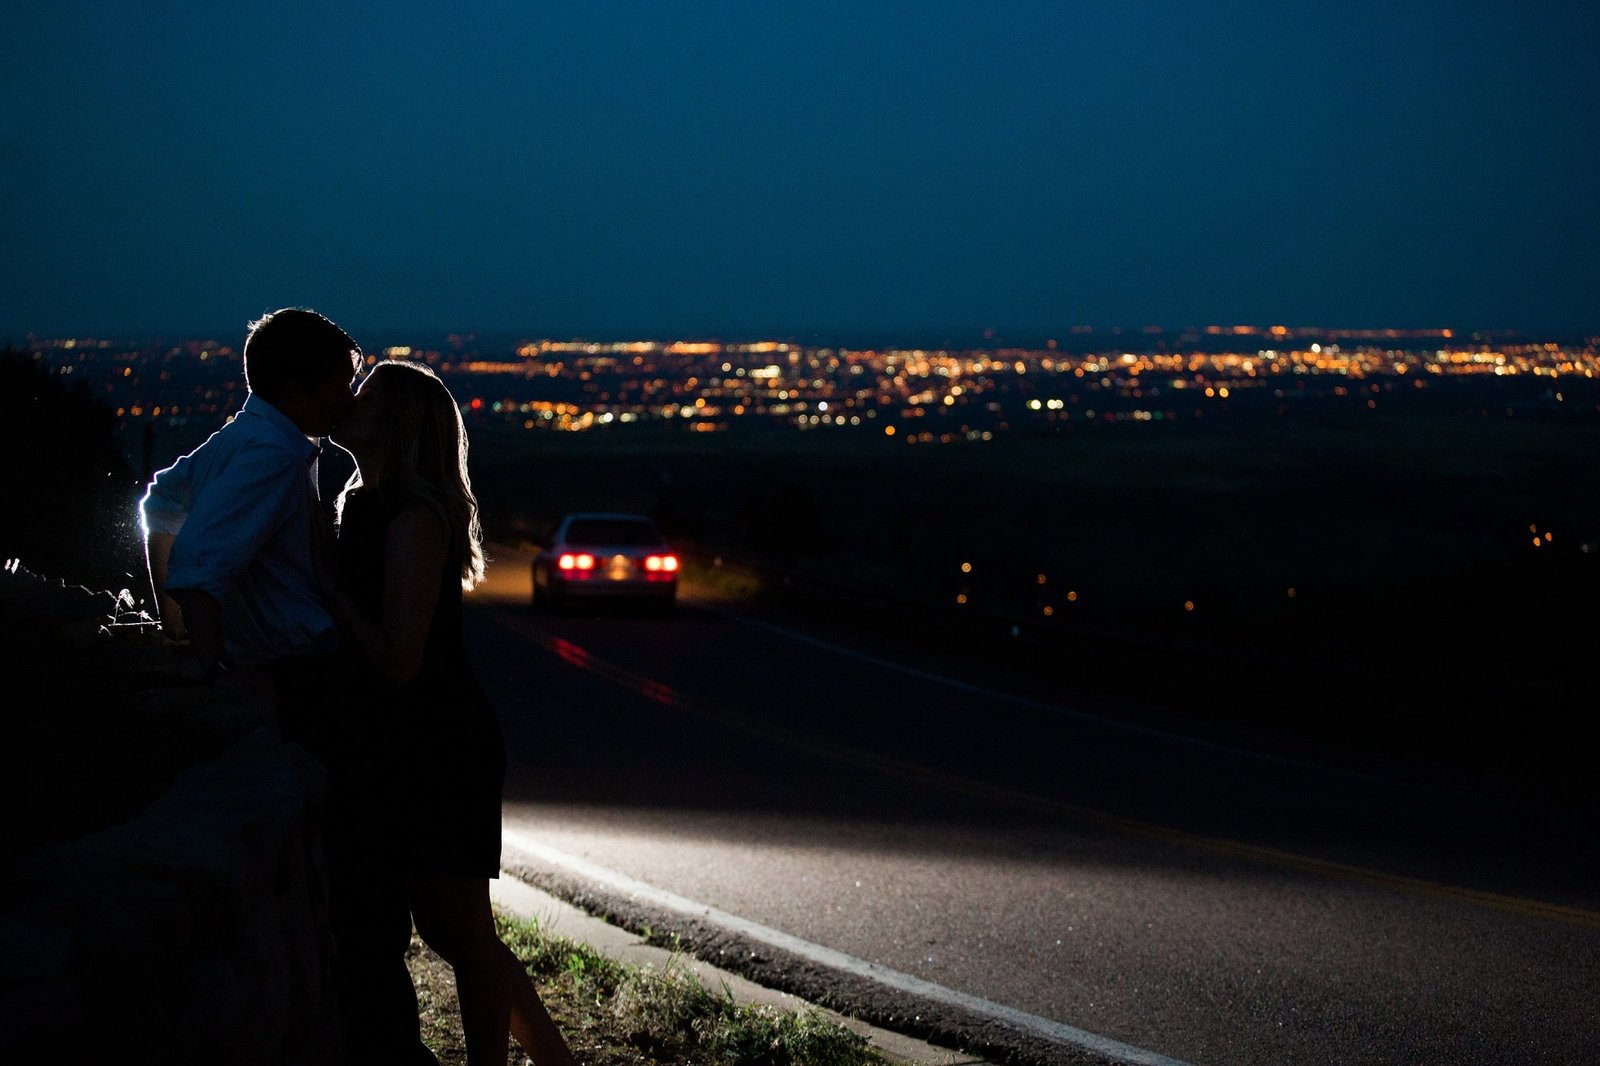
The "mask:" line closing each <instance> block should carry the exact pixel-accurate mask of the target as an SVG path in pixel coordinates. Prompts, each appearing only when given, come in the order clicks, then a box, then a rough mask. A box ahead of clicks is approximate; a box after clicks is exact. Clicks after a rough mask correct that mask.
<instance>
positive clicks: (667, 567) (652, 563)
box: [644, 555, 678, 574]
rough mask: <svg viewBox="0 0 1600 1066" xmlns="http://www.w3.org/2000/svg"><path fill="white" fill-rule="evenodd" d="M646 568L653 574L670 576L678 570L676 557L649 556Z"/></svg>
mask: <svg viewBox="0 0 1600 1066" xmlns="http://www.w3.org/2000/svg"><path fill="white" fill-rule="evenodd" d="M644 568H645V569H646V570H648V571H650V572H651V573H653V574H670V573H673V572H674V571H676V570H677V569H678V557H677V556H676V555H647V556H645V560H644Z"/></svg>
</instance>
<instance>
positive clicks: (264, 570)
mask: <svg viewBox="0 0 1600 1066" xmlns="http://www.w3.org/2000/svg"><path fill="white" fill-rule="evenodd" d="M362 360H363V357H362V354H361V348H360V346H359V345H357V344H356V342H355V341H353V340H352V339H351V338H350V336H349V334H347V333H346V332H345V331H344V330H342V329H340V328H339V327H338V326H336V325H335V324H334V323H333V322H331V321H330V320H328V319H327V318H326V317H324V316H323V315H321V314H318V313H317V312H315V311H311V310H307V309H304V308H295V307H290V308H283V309H282V310H278V311H274V312H272V313H271V314H268V315H265V316H263V317H262V318H261V319H259V320H258V321H256V322H253V323H251V325H250V332H249V336H248V337H247V339H246V341H245V346H244V374H245V385H246V387H247V388H248V390H249V391H248V395H247V396H246V398H245V402H244V406H243V407H242V408H241V409H240V411H239V413H238V415H236V416H235V417H234V418H233V420H232V421H230V422H229V423H228V424H227V425H225V426H223V427H222V429H220V430H218V431H217V432H216V433H213V434H212V435H211V436H210V437H208V438H207V439H206V441H205V442H204V443H203V444H201V445H200V446H199V447H198V448H196V449H195V450H194V451H192V452H190V453H189V454H188V455H185V456H183V457H182V458H181V459H179V460H178V461H177V462H176V463H174V464H173V465H172V466H170V467H167V468H166V469H164V470H161V471H158V472H157V473H156V475H155V477H154V479H153V480H152V481H151V484H150V488H149V490H148V492H147V493H146V494H145V497H144V499H143V500H142V501H141V503H140V513H141V517H142V520H143V524H144V531H145V550H146V556H147V560H148V564H149V568H150V578H151V585H152V588H153V590H154V592H155V594H156V602H157V604H158V605H159V608H160V610H161V615H162V627H163V629H164V630H165V631H166V632H167V634H168V635H169V636H171V637H173V638H174V639H183V638H184V637H187V640H188V642H189V645H190V647H191V649H192V650H193V652H194V655H195V657H196V659H197V660H198V663H199V668H200V669H201V671H202V672H203V674H204V676H205V678H206V680H207V681H208V682H210V683H212V684H214V685H216V686H217V687H218V688H219V690H225V691H227V693H228V694H229V695H230V696H232V697H233V698H235V699H236V700H241V699H242V700H244V701H245V702H248V703H250V704H252V705H253V706H255V707H257V708H258V709H261V710H268V709H271V710H275V711H276V715H277V720H278V723H279V726H280V728H281V730H282V732H283V735H284V737H285V738H286V739H289V740H294V741H297V742H299V743H300V744H302V745H303V746H305V747H306V749H307V750H308V751H310V752H311V754H312V755H314V756H315V757H316V758H317V759H318V760H319V761H321V762H322V763H323V765H324V766H325V767H327V769H328V771H329V776H328V786H327V796H326V810H325V821H324V826H323V829H324V847H325V850H326V853H327V860H328V892H329V907H330V917H331V922H332V925H333V933H334V939H335V959H334V971H335V979H336V981H337V984H338V988H339V994H340V1003H341V1008H342V1014H343V1020H344V1027H345V1035H346V1039H345V1043H346V1050H347V1051H348V1052H349V1054H350V1057H351V1059H352V1061H355V1062H366V1061H372V1062H384V1063H412V1062H417V1063H428V1064H433V1066H437V1060H436V1059H435V1058H434V1057H433V1055H432V1054H431V1053H430V1052H428V1050H427V1048H426V1047H425V1046H424V1045H423V1044H422V1042H421V1040H420V1038H419V1035H418V1019H417V1002H416V993H415V990H414V988H413V986H412V984H411V977H410V974H409V972H408V971H407V970H406V966H405V951H406V948H407V947H408V946H409V944H410V938H411V916H410V912H409V910H408V909H407V906H406V901H405V894H404V880H403V877H402V876H401V875H400V873H399V872H398V870H397V869H396V868H395V867H394V859H395V855H394V853H393V851H392V850H391V849H392V844H393V841H392V839H391V838H390V836H389V835H388V834H386V833H384V832H382V831H380V826H381V825H383V824H384V823H385V815H386V813H387V812H385V811H384V810H383V809H382V807H381V803H379V802H377V801H376V800H375V799H374V796H373V794H372V792H371V790H369V789H366V788H364V787H363V786H364V784H365V783H366V782H368V781H371V780H373V779H375V778H376V777H377V775H376V773H375V772H369V771H371V770H372V769H373V768H372V767H371V766H370V765H369V762H370V760H368V759H366V758H365V757H364V755H363V752H362V748H361V745H360V736H359V731H358V730H356V729H354V728H352V727H351V726H350V724H349V723H346V722H344V721H343V720H342V714H341V712H342V711H344V710H345V708H344V706H343V703H342V701H341V700H340V698H339V695H338V692H339V679H340V678H341V677H342V676H343V672H342V671H341V670H340V669H339V668H338V664H337V661H336V658H335V654H336V652H337V651H338V648H339V630H338V627H337V625H336V624H335V622H334V620H333V616H332V615H330V614H329V613H328V611H327V609H326V608H325V607H324V606H323V602H322V596H321V594H320V592H319V589H318V584H317V579H316V575H315V572H314V568H313V554H312V552H313V545H312V536H313V530H314V525H315V513H316V509H317V508H318V507H319V506H320V504H319V503H318V499H317V492H316V487H315V476H316V468H315V462H316V458H317V456H318V455H319V454H320V447H319V445H318V444H317V443H316V442H315V441H314V440H313V438H321V437H326V436H327V435H328V434H329V433H330V432H331V431H332V430H333V428H334V427H335V426H336V425H338V423H339V421H340V420H341V419H342V418H343V417H344V416H345V415H346V414H347V413H348V412H349V411H350V409H351V407H352V406H353V404H354V396H353V394H352V392H351V384H352V382H353V381H354V379H355V377H356V375H357V373H358V371H359V370H360V368H361V366H362Z"/></svg>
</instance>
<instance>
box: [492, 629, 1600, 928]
mask: <svg viewBox="0 0 1600 1066" xmlns="http://www.w3.org/2000/svg"><path fill="white" fill-rule="evenodd" d="M505 617H506V619H507V621H508V622H510V623H511V624H513V625H515V626H516V627H517V628H518V630H519V631H521V632H523V633H524V634H526V635H527V636H528V637H529V638H530V639H532V640H534V641H536V642H537V643H538V644H539V645H541V646H542V647H544V648H545V649H546V650H548V651H550V652H551V653H553V654H554V655H555V656H556V657H557V658H559V659H561V660H562V661H564V662H567V663H569V664H571V665H573V666H575V667H577V668H579V669H581V670H585V671H587V672H589V673H592V674H594V675H596V676H598V677H602V678H605V679H606V680H608V681H611V682H613V683H615V684H617V685H620V686H622V687H623V688H626V689H629V690H631V691H633V692H636V693H638V694H639V695H641V696H644V697H645V698H646V699H648V700H651V701H652V702H654V703H658V704H661V705H662V706H666V707H671V708H673V709H674V710H677V711H684V712H687V713H689V714H692V715H694V716H696V717H698V718H701V719H704V720H706V721H711V722H715V723H717V724H718V725H722V726H726V727H728V728H730V729H734V730H737V731H739V732H741V733H745V734H748V735H750V736H756V737H760V738H762V739H765V740H771V741H776V742H778V743H781V744H785V745H788V746H790V747H794V748H799V749H801V750H803V751H807V752H810V753H811V754H814V755H821V756H824V757H826V758H830V759H833V760H835V761H838V762H843V763H847V764H850V765H854V766H860V767H865V768H867V769H871V770H875V771H879V772H882V773H887V774H891V775H893V776H895V777H898V778H901V779H903V780H906V781H911V782H915V783H917V784H924V785H932V786H934V787H936V788H941V789H945V790H947V791H950V792H955V793H957V794H958V795H965V796H970V797H974V798H979V799H989V800H998V801H1000V802H1003V803H1007V804H1011V805H1013V806H1017V807H1021V808H1023V809H1026V810H1031V811H1035V812H1039V813H1044V814H1051V815H1056V816H1065V817H1070V818H1073V819H1076V820H1078V821H1082V822H1088V823H1091V824H1094V825H1099V826H1104V827H1107V828H1111V829H1115V830H1118V831H1120V832H1124V833H1129V834H1133V835H1137V836H1143V837H1147V838H1151V839H1155V840H1161V841H1165V842H1168V843H1175V844H1181V845H1184V846H1187V847H1195V848H1201V849H1204V850H1206V851H1210V852H1213V853H1215V854H1219V855H1226V856H1229V857H1232V858H1242V859H1249V860H1252V861H1255V862H1261V863H1266V864H1269V865H1272V866H1276V867H1280V868H1284V869H1291V870H1296V871H1298V872H1301V873H1309V874H1314V875H1317V876H1320V877H1327V878H1332V879H1336V880H1342V881H1350V882H1356V883H1359V884H1365V885H1372V886H1375V887H1379V888H1386V889H1394V890H1398V891H1402V892H1408V893H1411V894H1414V895H1421V896H1427V897H1430V898H1433V899H1442V900H1449V901H1452V902H1457V903H1467V904H1471V905H1472V906H1476V907H1484V908H1488V909H1491V910H1498V911H1505V912H1507V913H1510V914H1518V915H1523V916H1526V917H1533V918H1543V919H1546V920H1549V921H1554V922H1561V923H1564V924H1568V925H1575V926H1579V927H1582V928H1586V929H1600V913H1597V912H1595V911H1591V910H1586V909H1584V908H1581V907H1569V906H1564V905H1561V904H1556V903H1546V902H1544V901H1541V900H1534V899H1523V898H1521V897H1518V896H1506V895H1501V894H1499V893H1495V892H1485V891H1482V890H1479V889H1474V888H1463V887H1460V886H1456V885H1447V884H1441V883H1439V882H1436V881H1428V880H1424V879H1422V878H1417V877H1407V876H1405V875H1403V874H1393V873H1385V872H1383V871H1381V870H1369V869H1367V868H1365V867H1361V866H1354V865H1351V864H1348V863H1342V862H1334V861H1332V860H1328V859H1317V858H1312V857H1309V856H1305V855H1297V854H1295V853H1293V852H1288V851H1281V850H1279V849H1277V848H1268V847H1262V846H1260V845H1257V844H1245V843H1241V842H1239V841H1234V840H1226V839H1223V838H1220V837H1211V836H1205V835H1203V834H1198V833H1190V832H1188V831H1186V830H1182V829H1173V828H1171V827H1168V826H1164V825H1159V824H1157V823H1154V822H1145V821H1141V820H1139V819H1137V818H1128V817H1125V816H1123V815H1117V814H1111V813H1109V812H1106V811H1101V810H1097V809H1095V808H1093V807H1085V806H1083V805H1081V804H1076V803H1066V802H1063V801H1060V800H1051V799H1042V798H1040V797H1038V796H1032V795H1029V794H1027V793H1025V792H1019V791H1017V790H1015V789H1010V788H1005V787H1003V786H1000V785H993V784H990V783H988V782H984V781H978V780H974V779H971V778H964V777H960V776H957V775H951V774H947V773H944V772H942V771H935V770H930V769H928V768H927V767H924V766H918V765H917V764H915V763H909V762H904V761H902V760H899V759H893V758H889V757H887V756H884V755H878V754H874V753H872V752H866V751H861V750H860V749H858V748H853V747H850V746H848V745H844V744H838V743H834V742H832V741H828V740H823V739H820V738H817V737H814V736H810V735H808V734H805V733H801V732H798V731H796V730H792V729H787V728H784V727H782V726H776V725H771V724H768V723H763V722H757V721H754V720H752V719H750V718H749V717H747V716H745V715H742V714H739V713H738V712H735V711H731V710H728V709H727V708H724V707H720V706H718V705H716V704H713V703H709V702H707V701H705V700H701V699H697V698H695V697H693V696H690V695H688V694H686V693H683V692H680V691H678V690H677V689H675V688H673V687H672V686H670V685H667V684H664V683H662V682H660V681H655V680H652V679H650V678H647V677H645V676H643V675H641V674H636V673H634V672H633V671H630V670H628V669H626V668H624V667H621V666H618V665H617V664H615V663H612V662H610V661H608V660H606V659H602V658H600V657H599V656H597V655H595V654H594V653H592V652H590V651H589V650H588V649H586V648H583V647H581V646H579V645H577V644H574V643H572V642H571V641H569V640H565V639H563V638H561V637H556V636H551V635H549V634H546V633H542V632H540V631H539V630H538V629H537V628H536V627H534V626H533V625H532V624H530V623H528V622H526V621H523V620H521V619H518V618H516V617H514V616H511V615H506V616H505Z"/></svg>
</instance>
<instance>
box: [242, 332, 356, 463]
mask: <svg viewBox="0 0 1600 1066" xmlns="http://www.w3.org/2000/svg"><path fill="white" fill-rule="evenodd" d="M360 366H361V346H360V345H358V344H357V343H356V342H355V341H354V340H352V339H351V338H350V335H349V334H348V333H346V332H345V331H344V330H342V329H340V328H339V327H338V326H336V325H334V324H333V323H332V322H331V321H329V320H328V319H327V318H325V317H324V316H322V315H320V314H318V313H317V312H315V311H311V310H308V309H306V308H303V307H285V308H283V309H281V310H278V311H273V312H272V313H270V314H266V315H262V316H261V317H260V318H259V319H257V320H256V321H254V322H252V323H250V335H249V337H247V338H246V339H245V342H244V380H245V384H246V385H247V386H249V388H250V391H251V392H254V393H257V394H259V395H260V396H261V398H262V399H263V400H266V401H267V402H268V403H270V404H271V405H272V406H274V407H276V408H277V409H278V410H280V411H282V412H283V413H284V414H285V415H286V416H288V418H289V419H290V420H291V421H292V422H294V424H295V425H296V426H298V427H299V428H300V431H301V432H303V433H304V434H306V436H308V437H324V436H327V435H328V433H329V432H330V431H331V430H332V429H333V427H334V426H335V425H337V424H338V422H339V419H341V418H343V417H344V415H345V412H346V411H348V410H349V409H350V404H351V401H352V397H351V394H350V382H351V381H352V380H353V379H354V378H355V376H356V373H357V371H358V370H359V369H360Z"/></svg>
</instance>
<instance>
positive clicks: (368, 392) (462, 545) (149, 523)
mask: <svg viewBox="0 0 1600 1066" xmlns="http://www.w3.org/2000/svg"><path fill="white" fill-rule="evenodd" d="M364 364H365V359H364V357H363V355H362V353H361V349H360V347H359V346H358V345H357V344H356V343H355V341H353V340H352V339H351V338H350V337H349V335H348V334H346V333H345V331H344V330H342V329H340V328H339V327H338V326H337V325H335V324H334V323H333V322H331V321H329V320H328V319H327V318H325V317H324V316H322V315H320V314H318V313H317V312H315V311H311V310H306V309H303V308H284V309H282V310H279V311H275V312H273V313H271V314H268V315H266V316H264V317H263V318H261V319H260V320H258V321H256V322H254V323H252V324H251V326H250V331H249V336H248V338H247V340H246V342H245V347H244V373H245V383H246V386H247V388H248V395H247V398H246V400H245V403H244V406H243V408H242V409H241V410H240V411H239V413H238V415H237V416H236V417H235V418H234V419H233V420H232V421H230V422H229V423H228V424H227V425H226V426H224V427H223V428H222V429H221V430H219V431H217V432H216V433H214V434H212V435H211V437H209V438H208V439H207V440H206V441H205V442H204V443H203V444H201V445H200V446H199V447H198V448H196V449H195V450H194V451H193V452H190V453H189V454H188V455H185V456H183V457H182V458H181V459H179V460H178V461H177V462H176V463H174V464H173V465H172V466H170V467H167V468H166V469H164V470H161V471H159V472H157V473H156V475H155V477H154V479H153V480H152V482H151V484H150V487H149V491H148V492H147V494H146V495H145V497H144V500H143V501H142V503H141V505H140V510H141V515H142V518H143V522H144V530H145V545H146V552H147V557H148V561H149V566H150V576H151V581H152V586H153V589H154V591H155V594H156V597H157V602H158V603H159V604H160V606H161V613H162V625H163V629H164V631H165V632H166V633H167V634H168V635H169V636H171V637H172V638H174V639H176V640H183V639H187V642H188V644H189V647H190V649H192V651H193V653H194V655H195V657H196V660H197V661H198V663H199V669H200V670H201V671H202V673H203V674H204V677H205V679H206V681H207V682H208V683H210V684H213V685H215V686H216V687H217V688H218V689H219V690H224V691H226V693H227V694H228V695H229V696H230V697H231V698H233V699H235V700H237V701H242V702H246V703H248V704H250V705H253V706H255V707H257V708H259V709H261V710H263V711H267V710H271V711H272V712H273V713H275V715H276V719H277V721H278V724H279V726H280V728H281V730H282V732H283V734H284V736H285V737H286V738H287V739H290V740H294V741H297V742H299V743H301V744H302V745H304V746H305V748H306V749H307V750H308V751H309V752H311V754H312V755H314V756H315V757H316V758H317V759H318V760H319V761H320V762H321V763H322V764H323V765H324V766H325V767H326V769H327V771H328V773H327V790H326V797H325V805H324V806H325V822H324V825H323V839H324V846H325V849H326V858H327V870H328V898H329V912H330V918H331V923H332V927H333V936H334V976H335V980H336V983H337V989H338V995H339V1005H340V1009H341V1016H342V1023H343V1032H344V1038H343V1044H344V1048H343V1051H344V1055H345V1057H346V1058H347V1060H348V1061H350V1062H353V1063H367V1062H371V1063H385V1064H400V1063H432V1064H437V1061H438V1060H437V1059H436V1058H435V1057H434V1055H433V1054H432V1052H430V1051H429V1050H428V1048H427V1047H426V1045H425V1044H424V1043H423V1042H422V1040H421V1038H420V1032H419V1028H420V1027H419V1024H418V1017H417V999H416V992H415V989H414V987H413V985H412V983H411V976H410V973H409V971H408V970H407V968H406V962H405V954H406V950H407V947H408V946H409V944H410V940H411V929H412V923H413V921H414V922H415V926H416V929H417V932H418V933H419V934H420V935H421V936H422V938H423V940H424V941H426V942H427V944H428V945H429V946H430V947H431V948H433V949H434V950H435V951H436V952H438V954H439V955H440V956H442V957H443V958H444V959H445V960H446V961H447V962H448V963H450V965H451V967H452V968H453V969H454V971H455V979H456V988H457V991H458V993H459V998H460V1004H461V1022H462V1026H463V1028H464V1030H465V1035H466V1044H467V1055H468V1061H469V1062H470V1063H490V1062H492V1063H496V1064H497V1066H499V1064H503V1063H504V1062H505V1061H506V1051H507V1046H508V1041H507V1037H508V1035H515V1037H516V1039H517V1042H518V1043H519V1044H520V1045H521V1046H522V1048H523V1050H524V1051H526V1052H527V1053H528V1055H530V1056H531V1057H532V1058H533V1059H534V1061H535V1062H537V1063H538V1064H539V1066H561V1064H567V1063H573V1062H575V1060H574V1058H573V1056H572V1053H571V1051H570V1050H569V1049H568V1047H567V1045H566V1042H565V1041H564V1039H563V1038H562V1036H561V1033H560V1031H559V1030H558V1029H557V1028H556V1026H555V1024H554V1023H553V1022H552V1021H551V1019H550V1016H549V1014H548V1013H547V1012H546V1011H545V1008H544V1005H543V1004H542V1003H541V1002H540V999H539V996H538V993H537V992H536V991H535V989H534V986H533V984H532V982H531V980H530V979H529V978H528V975H527V974H526V972H525V971H524V970H523V969H522V967H521V966H520V964H518V963H517V961H516V959H515V957H514V956H513V955H512V954H511V952H510V950H509V949H508V948H507V947H506V946H505V945H504V944H503V943H502V942H501V941H500V939H499V936H498V935H497V933H496V931H495V927H494V919H493V913H492V911H491V908H490V903H489V879H490V878H493V877H496V876H498V873H499V862H500V789H501V784H502V781H503V778H504V773H505V755H504V750H503V748H502V747H501V739H500V732H499V727H498V724H497V723H496V720H495V714H494V710H493V708H492V707H491V705H490V704H489V702H488V700H487V699H486V698H485V696H484V694H483V691H482V689H481V688H479V686H478V683H477V681H476V680H475V678H474V677H473V675H472V672H471V669H470V668H469V666H468V662H467V657H466V651H465V647H464V645H463V640H462V630H461V593H462V590H463V589H467V588H471V587H472V586H473V585H474V584H476V583H477V582H478V581H480V580H481V579H482V578H483V574H484V557H483V551H482V547H481V540H480V538H481V531H480V529H479V525H478V514H477V501H476V499H475V498H474V497H473V494H472V488H471V482H470V479H469V477H468V473H467V462H466V460H467V441H466V435H465V430H464V428H463V426H462V422H461V414H460V410H459V408H458V407H457V406H456V403H455V400H454V398H453V397H452V396H451V395H450V392H449V390H448V389H447V388H446V387H445V385H444V383H443V382H442V381H440V380H439V378H438V377H437V376H436V375H435V374H434V373H433V372H432V371H431V370H429V369H428V368H427V367H426V366H423V365H421V364H417V363H409V362H395V361H385V362H379V363H378V364H377V365H376V366H375V367H373V369H372V371H371V372H370V373H369V374H367V376H366V379H365V380H364V381H362V382H361V383H360V387H359V389H354V391H353V388H354V386H355V384H356V380H357V377H358V375H359V373H360V372H361V370H362V369H364ZM314 438H327V439H329V440H331V441H333V443H335V444H337V445H338V446H339V447H341V448H343V449H344V450H346V451H347V452H349V453H350V455H351V456H352V457H353V458H354V460H355V473H354V474H353V475H352V476H351V478H350V482H349V484H347V485H346V486H345V489H344V492H343V493H342V494H341V495H340V498H339V501H338V514H339V521H338V527H337V535H335V532H334V525H333V522H332V520H331V518H330V517H329V516H328V515H327V513H326V512H325V511H324V510H323V508H322V507H321V505H320V502H319V499H318V494H317V488H316V473H317V469H316V459H317V457H318V455H319V454H320V447H319V445H318V444H317V443H316V442H315V440H314Z"/></svg>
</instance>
